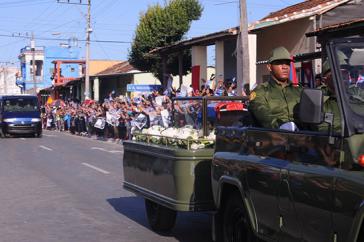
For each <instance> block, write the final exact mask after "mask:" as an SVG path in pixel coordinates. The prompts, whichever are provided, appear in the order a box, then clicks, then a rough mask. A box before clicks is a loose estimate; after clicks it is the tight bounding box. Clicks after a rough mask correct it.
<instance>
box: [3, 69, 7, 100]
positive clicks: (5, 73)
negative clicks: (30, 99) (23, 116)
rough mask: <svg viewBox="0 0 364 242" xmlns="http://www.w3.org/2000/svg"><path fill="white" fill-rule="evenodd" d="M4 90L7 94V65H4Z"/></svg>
mask: <svg viewBox="0 0 364 242" xmlns="http://www.w3.org/2000/svg"><path fill="white" fill-rule="evenodd" d="M3 70H4V92H5V94H8V80H7V79H8V70H7V67H5V68H4V69H3Z"/></svg>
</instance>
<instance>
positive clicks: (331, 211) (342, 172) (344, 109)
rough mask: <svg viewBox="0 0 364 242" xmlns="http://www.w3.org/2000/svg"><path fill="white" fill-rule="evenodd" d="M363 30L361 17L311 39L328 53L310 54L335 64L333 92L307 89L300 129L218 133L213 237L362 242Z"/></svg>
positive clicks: (225, 129) (255, 128) (256, 128)
mask: <svg viewBox="0 0 364 242" xmlns="http://www.w3.org/2000/svg"><path fill="white" fill-rule="evenodd" d="M362 33H364V21H363V20H358V21H352V22H350V23H345V24H341V25H336V26H330V27H326V28H324V29H320V30H318V31H316V32H312V33H308V34H306V35H307V36H308V37H311V36H315V37H317V40H318V41H319V42H320V44H321V47H322V49H321V52H318V53H311V54H308V55H305V56H310V57H314V58H320V59H321V60H322V63H325V62H326V64H328V65H329V66H330V71H331V72H330V74H331V78H332V79H331V81H332V82H331V83H330V84H331V86H332V89H331V90H332V91H334V93H331V95H327V92H326V90H325V89H324V88H321V89H318V88H316V89H304V90H303V92H302V96H301V101H300V104H299V114H300V115H299V118H300V121H301V122H302V124H304V125H303V128H301V129H300V130H299V131H286V130H280V129H267V128H262V127H259V126H256V125H254V124H253V125H252V126H251V127H248V126H247V127H240V128H235V127H234V128H233V127H221V128H218V129H217V131H216V146H215V153H214V157H213V160H212V168H211V174H212V175H211V183H212V191H213V198H214V202H215V206H216V208H217V212H216V214H215V216H214V223H213V224H214V229H213V231H214V236H213V237H214V239H215V240H221V241H258V240H264V241H310V242H312V241H313V242H315V241H317V242H322V241H335V242H336V241H364V224H363V218H364V170H363V169H364V81H363V75H364V38H363V36H360V35H362ZM300 58H301V57H300ZM297 59H298V58H297ZM329 101H330V102H331V105H332V106H333V107H334V108H335V110H336V111H334V110H333V109H332V108H331V109H330V108H328V107H327V106H328V105H327V103H328V102H329ZM248 109H249V107H248Z"/></svg>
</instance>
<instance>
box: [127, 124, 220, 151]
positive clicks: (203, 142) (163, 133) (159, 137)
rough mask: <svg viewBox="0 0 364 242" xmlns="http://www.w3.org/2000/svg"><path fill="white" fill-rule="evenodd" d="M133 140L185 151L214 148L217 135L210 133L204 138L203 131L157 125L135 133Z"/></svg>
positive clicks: (186, 127)
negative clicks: (175, 147) (174, 147)
mask: <svg viewBox="0 0 364 242" xmlns="http://www.w3.org/2000/svg"><path fill="white" fill-rule="evenodd" d="M133 140H135V141H139V142H147V143H152V144H162V145H167V146H177V147H179V148H184V149H191V150H197V149H204V148H212V147H213V146H214V144H215V133H214V132H213V131H211V132H210V135H209V136H207V137H203V136H202V130H197V129H194V128H193V127H192V126H189V125H186V126H184V127H183V128H173V127H171V128H166V129H165V128H163V127H161V126H158V125H155V126H152V127H150V128H148V129H143V130H142V131H141V132H140V131H135V132H134V133H133Z"/></svg>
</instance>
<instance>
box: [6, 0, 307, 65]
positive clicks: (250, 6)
mask: <svg viewBox="0 0 364 242" xmlns="http://www.w3.org/2000/svg"><path fill="white" fill-rule="evenodd" d="M59 1H60V2H62V1H63V2H64V1H67V0H59ZM69 1H70V2H71V3H79V2H80V1H81V2H82V3H84V4H86V3H87V0H69ZM166 1H167V0H91V27H92V30H93V32H92V34H91V41H98V42H91V50H90V58H91V59H103V60H106V59H112V60H127V58H128V52H129V50H130V46H131V42H132V41H133V36H134V32H135V29H136V26H137V25H138V22H139V17H140V14H141V13H143V12H145V11H146V10H147V9H148V6H151V5H155V4H157V3H159V4H161V5H164V4H165V2H166ZM302 1H304V0H270V1H267V0H247V13H248V21H249V22H250V23H251V22H254V21H257V20H259V19H261V18H263V17H265V16H266V15H268V14H269V13H270V12H274V11H277V10H280V9H282V8H284V7H287V6H290V5H293V4H296V3H298V2H302ZM200 3H201V5H202V6H203V8H204V11H203V13H202V16H201V18H200V19H199V20H197V21H194V22H193V23H192V25H191V28H190V30H189V32H188V33H187V35H186V37H187V38H192V37H197V36H201V35H205V34H209V33H213V32H218V31H222V30H225V29H228V28H231V27H235V26H238V25H239V0H200ZM86 16H87V6H85V5H77V4H65V3H58V2H57V0H0V22H1V25H0V66H2V65H15V66H19V60H18V55H19V53H20V49H21V48H23V47H25V46H29V45H30V36H31V35H32V33H33V34H34V37H35V43H36V46H58V45H61V44H64V43H66V44H67V43H68V41H67V40H69V39H75V40H78V41H74V42H73V43H74V44H76V45H77V46H78V48H80V51H81V56H80V58H81V59H82V58H84V56H85V42H84V40H85V39H86V33H85V29H86V28H85V27H86V22H87V21H86ZM100 41H101V42H100ZM110 41H112V42H110ZM116 42H117V43H116ZM208 55H210V54H208ZM208 58H209V59H211V58H212V57H211V56H209V57H208Z"/></svg>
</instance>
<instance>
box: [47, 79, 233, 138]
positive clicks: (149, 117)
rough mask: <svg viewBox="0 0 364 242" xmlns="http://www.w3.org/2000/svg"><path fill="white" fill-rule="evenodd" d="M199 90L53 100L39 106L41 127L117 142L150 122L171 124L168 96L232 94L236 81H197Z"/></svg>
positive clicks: (188, 89)
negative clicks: (82, 99)
mask: <svg viewBox="0 0 364 242" xmlns="http://www.w3.org/2000/svg"><path fill="white" fill-rule="evenodd" d="M201 81H202V85H201V89H200V90H195V91H194V90H193V88H192V87H184V86H183V87H182V88H180V89H178V90H174V89H173V88H171V89H170V90H163V89H160V90H158V91H153V92H152V93H148V94H143V95H138V96H135V97H133V98H129V97H126V96H118V97H114V92H111V93H110V94H109V96H108V97H107V98H105V99H104V100H103V102H102V103H99V102H95V101H93V100H87V101H84V102H77V101H67V100H66V101H63V100H57V101H54V102H52V103H48V104H45V105H44V106H42V123H43V129H48V130H57V131H65V132H69V133H71V134H75V135H81V136H88V137H93V138H95V139H100V140H107V141H115V142H120V141H121V140H125V139H130V138H131V133H132V131H133V129H141V128H145V127H150V126H153V125H160V126H162V127H168V126H170V124H171V115H172V101H171V100H172V98H173V97H193V96H235V95H236V82H235V81H234V80H223V79H222V77H221V76H219V77H218V78H217V80H215V76H214V75H212V76H211V77H210V79H209V80H208V81H206V80H201Z"/></svg>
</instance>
